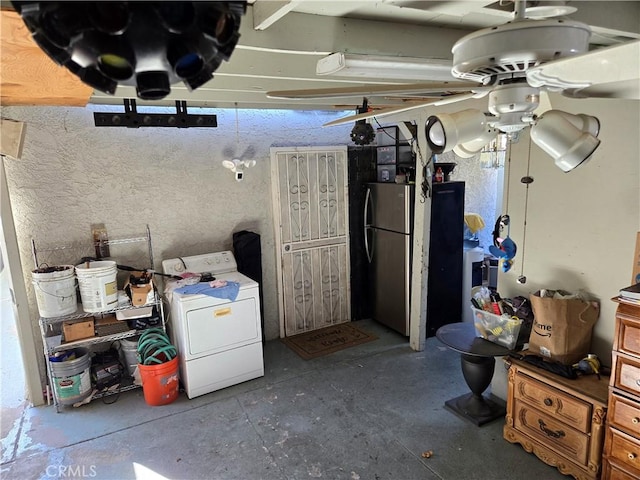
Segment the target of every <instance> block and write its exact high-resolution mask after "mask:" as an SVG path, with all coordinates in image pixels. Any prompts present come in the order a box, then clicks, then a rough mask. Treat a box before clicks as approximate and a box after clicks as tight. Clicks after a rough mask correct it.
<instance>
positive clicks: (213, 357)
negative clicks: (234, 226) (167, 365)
mask: <svg viewBox="0 0 640 480" xmlns="http://www.w3.org/2000/svg"><path fill="white" fill-rule="evenodd" d="M162 269H163V271H164V273H166V274H170V275H180V274H182V273H185V272H192V273H200V274H211V275H212V276H213V277H215V279H217V280H227V281H233V282H238V283H239V284H240V289H239V291H238V296H237V297H236V298H235V300H233V301H231V300H229V299H226V298H217V297H213V296H209V295H204V294H180V293H177V292H174V293H173V295H172V299H171V307H170V312H171V314H170V317H169V327H170V329H169V330H170V335H171V340H172V342H173V343H174V345H175V346H176V347H177V349H178V354H179V357H180V378H181V380H182V383H183V385H184V388H185V390H186V393H187V396H188V397H189V398H194V397H197V396H199V395H204V394H205V393H209V392H213V391H215V390H220V389H222V388H226V387H229V386H231V385H236V384H238V383H242V382H245V381H247V380H252V379H254V378H258V377H262V376H263V375H264V359H263V350H262V329H261V321H260V298H259V292H258V289H259V285H258V283H257V282H255V281H253V280H251V279H250V278H249V277H246V276H245V275H242V274H241V273H239V272H238V271H237V263H236V261H235V258H234V256H233V253H231V252H230V251H224V252H217V253H209V254H205V255H195V256H191V257H181V258H173V259H170V260H164V261H163V262H162Z"/></svg>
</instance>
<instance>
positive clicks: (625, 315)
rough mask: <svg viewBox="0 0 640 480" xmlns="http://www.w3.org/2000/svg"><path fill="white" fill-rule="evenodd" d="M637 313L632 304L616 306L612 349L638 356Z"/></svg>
mask: <svg viewBox="0 0 640 480" xmlns="http://www.w3.org/2000/svg"><path fill="white" fill-rule="evenodd" d="M637 313H638V309H637V308H635V307H633V306H629V305H623V304H620V305H619V306H618V312H617V314H616V317H617V324H616V336H615V338H614V340H613V342H614V343H613V349H614V350H617V351H619V352H623V353H628V354H631V355H639V356H640V318H638V317H637Z"/></svg>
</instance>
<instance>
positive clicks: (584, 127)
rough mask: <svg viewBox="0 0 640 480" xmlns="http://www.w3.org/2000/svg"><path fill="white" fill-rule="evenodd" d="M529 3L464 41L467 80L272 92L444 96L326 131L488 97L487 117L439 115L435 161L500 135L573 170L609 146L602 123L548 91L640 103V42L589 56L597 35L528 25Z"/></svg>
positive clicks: (456, 51) (520, 0)
mask: <svg viewBox="0 0 640 480" xmlns="http://www.w3.org/2000/svg"><path fill="white" fill-rule="evenodd" d="M525 11H526V1H524V0H516V1H515V2H514V18H513V20H512V21H510V22H508V23H506V24H503V25H500V26H497V27H491V28H485V29H482V30H479V31H476V32H474V33H471V34H469V35H466V36H465V37H462V38H461V39H460V40H458V41H457V42H456V43H455V45H454V46H453V48H452V53H453V62H452V69H451V73H452V75H453V77H455V78H457V79H459V80H461V81H459V82H445V83H440V84H436V83H414V84H405V85H373V86H366V85H365V86H363V87H347V88H337V89H312V90H291V91H273V92H268V93H267V95H268V96H269V97H273V98H289V99H301V98H340V97H348V96H353V95H365V96H375V95H378V96H379V95H388V96H393V95H404V96H405V97H408V96H412V95H413V96H416V95H420V96H424V97H436V98H435V99H428V100H425V101H408V102H407V103H406V104H405V105H403V106H400V107H392V108H387V109H381V110H377V111H370V112H366V113H359V114H357V115H350V116H347V117H344V118H341V119H338V120H334V121H332V122H329V123H326V124H325V126H331V125H341V124H345V123H351V122H354V121H362V120H365V119H368V118H372V117H382V116H385V115H394V114H398V113H402V112H406V111H409V110H414V109H418V108H424V107H429V106H431V107H436V106H440V105H446V104H451V103H456V102H462V101H465V100H469V99H472V98H482V97H485V96H488V112H489V114H488V115H487V114H485V113H483V112H481V111H479V110H472V109H468V110H463V111H461V112H458V113H455V114H450V115H449V114H440V115H432V116H431V117H429V119H428V120H427V122H426V125H425V129H426V135H427V142H428V144H429V147H430V148H431V150H432V151H433V152H434V153H443V152H446V151H451V150H453V151H455V152H456V153H457V154H458V155H460V156H463V157H470V156H473V155H474V154H475V153H477V152H478V151H480V149H481V148H482V147H483V146H484V145H486V144H487V143H489V141H490V140H491V139H492V138H495V136H496V134H497V133H498V132H503V133H506V134H510V135H517V134H518V133H519V132H520V131H522V130H523V129H525V128H527V127H531V129H532V130H531V138H532V140H533V141H534V142H535V143H536V144H537V145H538V146H540V147H541V148H542V149H543V150H545V152H546V153H548V154H549V155H550V156H551V157H553V158H554V159H555V161H556V164H557V165H558V166H559V167H560V168H561V169H562V170H564V171H569V170H572V169H573V168H575V167H576V166H578V165H580V164H581V163H584V161H586V160H587V159H588V158H589V157H590V156H591V154H592V153H593V151H594V150H595V149H596V148H597V147H598V145H599V143H600V141H599V140H598V139H597V135H598V133H599V127H600V124H599V121H598V120H597V119H596V118H595V117H591V116H587V115H572V114H570V113H567V112H562V111H559V110H549V111H545V110H548V108H549V107H550V105H549V104H548V99H547V100H546V101H545V95H546V92H547V91H550V92H559V93H562V94H563V95H565V96H568V97H572V98H590V97H599V98H626V99H640V40H635V41H631V42H626V43H621V44H618V45H615V46H610V47H606V48H600V49H597V50H593V51H588V47H589V38H590V36H591V29H590V27H589V26H588V25H586V24H584V23H581V22H577V21H573V20H570V19H567V18H562V17H560V18H546V19H535V20H534V19H531V18H527V17H526V13H525Z"/></svg>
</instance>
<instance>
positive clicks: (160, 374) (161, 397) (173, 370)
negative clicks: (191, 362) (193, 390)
mask: <svg viewBox="0 0 640 480" xmlns="http://www.w3.org/2000/svg"><path fill="white" fill-rule="evenodd" d="M138 370H139V371H140V378H141V379H142V391H143V393H144V401H145V402H147V404H148V405H153V406H159V405H167V404H169V403H171V402H173V401H174V400H175V399H176V398H178V383H179V382H178V357H177V356H176V357H174V358H173V360H170V361H168V362H165V363H159V364H157V365H142V364H138Z"/></svg>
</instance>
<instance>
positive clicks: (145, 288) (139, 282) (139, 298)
mask: <svg viewBox="0 0 640 480" xmlns="http://www.w3.org/2000/svg"><path fill="white" fill-rule="evenodd" d="M124 289H125V292H127V294H128V295H129V297H130V298H131V305H133V306H134V307H141V306H143V305H148V304H150V303H153V302H154V300H155V294H154V288H153V280H152V279H151V276H150V275H149V274H148V273H145V272H136V273H132V274H131V275H130V276H129V278H128V279H127V282H126V285H125V287H124Z"/></svg>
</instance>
